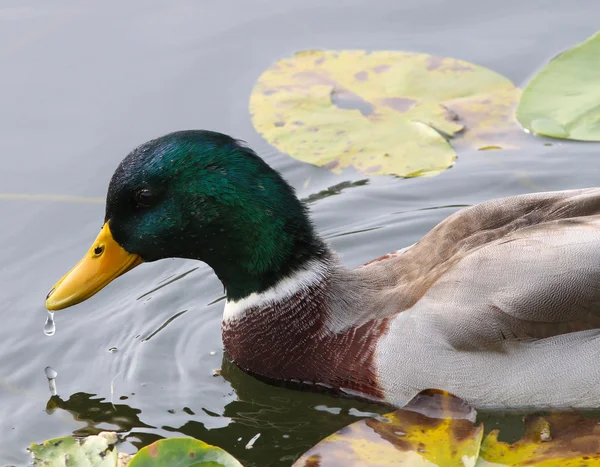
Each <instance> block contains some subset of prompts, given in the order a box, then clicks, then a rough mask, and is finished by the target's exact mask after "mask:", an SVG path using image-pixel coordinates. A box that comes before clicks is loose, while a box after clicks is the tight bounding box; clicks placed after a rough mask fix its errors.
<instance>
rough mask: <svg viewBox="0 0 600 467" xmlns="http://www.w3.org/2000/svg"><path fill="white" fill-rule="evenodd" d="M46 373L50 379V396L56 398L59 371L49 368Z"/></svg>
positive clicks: (45, 370)
mask: <svg viewBox="0 0 600 467" xmlns="http://www.w3.org/2000/svg"><path fill="white" fill-rule="evenodd" d="M44 373H46V378H48V388H49V389H50V394H51V395H53V396H56V395H57V394H58V393H57V392H56V377H57V376H58V373H57V371H56V370H55V369H54V368H52V367H51V366H47V367H46V368H45V369H44Z"/></svg>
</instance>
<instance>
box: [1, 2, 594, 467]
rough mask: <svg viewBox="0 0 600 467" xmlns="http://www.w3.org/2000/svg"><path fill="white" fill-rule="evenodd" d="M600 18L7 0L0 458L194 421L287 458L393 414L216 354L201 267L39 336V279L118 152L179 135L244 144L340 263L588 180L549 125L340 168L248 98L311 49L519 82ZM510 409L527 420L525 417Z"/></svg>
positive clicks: (79, 244)
mask: <svg viewBox="0 0 600 467" xmlns="http://www.w3.org/2000/svg"><path fill="white" fill-rule="evenodd" d="M599 14H600V4H598V3H597V2H595V1H593V0H590V1H582V2H580V3H579V4H578V8H573V7H572V6H571V5H569V4H568V3H567V2H563V3H556V4H553V5H552V6H551V7H549V6H548V3H547V2H544V1H542V0H536V1H533V0H532V1H530V2H521V1H518V0H510V1H508V0H507V1H503V2H496V3H492V2H476V1H475V0H468V1H466V0H465V1H455V2H448V1H442V0H410V1H403V2H398V1H394V0H379V1H369V2H367V1H366V0H361V1H359V0H345V1H343V2H342V3H340V2H335V3H334V2H330V3H328V4H326V5H323V2H322V1H318V0H290V1H288V2H275V1H267V0H257V1H255V2H243V1H242V0H235V1H231V0H225V1H222V2H209V3H206V2H196V1H192V0H181V1H179V2H167V1H163V0H161V1H159V0H153V1H151V2H143V1H141V0H135V1H133V2H127V3H125V4H123V3H117V2H108V3H106V2H104V3H83V2H77V1H76V0H58V1H55V2H52V4H51V5H50V4H49V3H48V2H42V1H41V0H29V1H27V2H23V1H22V0H5V1H4V2H3V3H2V6H1V7H0V24H1V27H0V39H1V40H0V60H1V61H2V70H3V73H1V74H0V102H2V108H3V109H4V112H1V113H0V128H2V138H0V154H2V158H1V159H0V161H1V163H2V170H0V216H1V219H2V221H1V225H2V229H0V245H2V247H0V284H1V285H0V312H1V313H2V323H3V326H2V327H1V328H0V352H1V355H2V359H1V362H2V364H1V366H0V400H1V401H2V403H1V404H0V433H2V434H3V436H2V437H1V438H0V465H5V464H13V465H25V464H26V463H27V462H28V461H29V457H28V454H27V453H26V452H25V447H26V446H28V445H29V444H30V443H31V442H34V441H36V442H40V441H43V440H44V439H47V438H51V437H56V436H61V435H67V434H70V433H77V434H89V433H96V432H98V431H102V430H106V429H113V430H117V431H121V432H129V431H130V432H131V433H130V434H129V435H127V441H128V443H130V444H129V446H130V447H131V450H134V449H135V448H134V446H135V447H139V446H142V445H145V444H148V443H150V442H152V441H154V440H156V439H158V438H159V437H164V436H176V435H189V436H195V437H198V438H200V439H203V440H205V441H207V442H209V443H213V444H217V445H219V446H222V447H223V448H225V449H227V450H229V451H230V452H232V453H233V454H234V455H236V456H238V457H239V458H240V459H241V460H242V461H243V462H244V463H245V465H256V466H288V465H290V464H291V462H292V461H293V459H295V458H296V456H298V455H299V454H300V453H301V452H303V451H305V450H306V449H308V448H309V447H310V446H311V445H313V444H314V443H316V442H317V441H318V440H319V439H320V438H322V437H323V436H325V435H328V434H330V433H331V432H333V431H335V430H337V429H339V428H340V427H342V426H344V425H346V424H348V423H351V422H352V421H354V420H357V419H358V418H359V417H361V416H363V415H364V414H372V413H382V412H384V411H385V410H386V409H383V408H381V407H377V406H373V405H370V404H365V403H361V402H356V401H353V400H350V399H340V398H333V397H329V396H327V395H322V394H312V393H306V392H298V391H292V390H288V389H284V388H277V387H271V386H268V385H266V384H264V383H262V382H259V381H257V380H256V379H254V378H252V377H250V376H248V375H246V374H244V373H243V372H241V371H240V370H239V369H237V368H236V367H235V366H232V365H230V364H228V363H227V362H226V361H223V359H222V351H221V348H222V344H221V337H220V331H219V327H220V322H221V313H222V308H223V298H222V297H223V296H222V291H223V290H222V287H221V284H220V283H219V282H218V280H217V279H216V278H215V277H214V275H213V273H212V271H210V269H209V268H208V267H206V266H205V265H202V264H198V263H195V262H193V261H183V260H165V261H161V262H158V263H153V264H145V265H142V266H140V267H138V268H136V269H135V270H133V271H132V272H130V273H128V274H127V275H125V276H123V277H121V278H119V280H118V281H116V282H115V283H113V284H111V285H110V286H108V287H107V288H106V289H105V290H103V291H102V292H101V293H100V294H98V295H96V296H95V297H93V298H92V299H90V300H89V301H87V302H85V303H83V304H81V305H78V306H77V307H74V308H72V309H69V310H65V311H60V312H59V313H60V318H59V319H60V329H59V331H58V332H56V334H55V335H54V336H53V337H52V338H51V339H46V338H44V336H43V335H42V333H41V332H40V325H41V321H42V320H43V317H44V316H46V315H45V309H44V298H45V296H46V292H47V291H48V288H49V287H51V286H52V284H54V283H55V282H56V281H57V280H58V279H59V278H60V277H61V276H62V275H63V274H64V273H65V272H66V271H67V270H68V269H69V268H71V267H72V266H73V265H74V264H75V263H76V262H77V261H78V260H79V259H80V258H81V256H82V255H83V254H84V253H85V252H86V251H87V250H88V248H89V246H90V244H91V242H92V241H93V239H94V238H95V237H96V235H97V233H98V229H99V228H100V226H101V224H102V221H103V215H104V206H103V203H102V198H103V197H104V195H105V190H106V187H107V184H108V181H109V179H110V176H111V175H112V172H113V170H114V169H115V168H116V166H117V165H118V163H119V162H120V160H121V159H122V158H123V157H124V156H125V154H126V153H127V152H128V151H129V150H130V149H131V148H133V147H134V146H136V145H137V144H139V143H141V142H143V141H146V140H148V139H150V138H152V137H155V136H159V135H161V134H164V133H167V132H169V131H173V130H177V129H185V128H207V129H212V130H218V131H223V132H225V133H230V134H232V135H234V136H236V137H239V138H242V139H245V140H246V141H247V142H248V143H249V144H250V145H251V146H252V147H253V148H255V149H256V150H257V151H258V152H259V153H260V154H261V155H262V156H263V157H264V158H265V159H266V160H267V162H268V163H269V164H271V165H272V166H273V167H275V168H276V169H277V170H279V171H280V172H281V173H283V174H284V175H285V177H286V178H287V179H288V180H289V181H290V182H291V183H292V184H293V185H294V186H295V187H296V188H297V190H298V193H299V195H300V197H302V198H304V199H306V200H307V202H308V203H309V206H310V209H311V213H312V216H313V219H314V221H315V224H316V226H317V228H318V230H319V232H321V233H322V234H323V235H324V236H325V237H326V238H327V240H328V241H329V242H330V243H331V245H332V246H333V247H334V248H335V249H336V250H337V251H338V252H339V253H340V254H341V255H342V257H343V260H344V261H345V262H346V263H347V264H348V265H350V266H355V265H358V264H361V263H364V262H366V261H368V260H370V259H372V258H375V257H377V256H380V255H382V254H384V253H386V252H389V251H392V250H396V249H398V248H401V247H404V246H407V245H410V244H411V243H413V242H415V241H416V240H418V239H419V238H420V237H422V236H423V235H424V234H425V233H426V232H427V231H428V230H429V229H430V228H432V227H433V226H434V225H435V224H436V223H437V222H439V221H441V220H442V219H444V218H445V217H447V216H448V215H449V214H451V213H453V212H455V211H456V210H457V209H459V208H460V206H464V205H470V204H474V203H477V202H481V201H485V200H488V199H491V198H495V197H499V196H505V195H513V194H519V193H526V192H533V191H539V190H554V189H566V188H578V187H584V186H590V185H594V186H596V185H598V180H600V165H599V164H598V153H599V152H600V151H599V150H600V148H599V146H598V145H591V144H577V143H571V144H567V143H562V142H553V143H554V144H553V145H552V146H545V145H544V143H546V142H547V140H544V139H539V140H536V142H535V144H533V145H532V146H530V147H526V148H523V149H522V150H517V151H510V152H509V151H480V152H473V153H461V154H460V155H459V158H458V160H457V163H456V166H455V167H454V168H453V169H451V170H449V171H447V172H445V173H444V174H442V175H441V176H439V177H434V178H423V179H412V180H401V179H395V178H391V177H383V178H375V177H372V178H367V177H365V176H364V175H361V174H356V173H352V172H347V173H344V174H342V175H335V174H331V173H329V172H327V171H326V170H323V169H318V168H315V167H311V166H308V165H306V164H302V163H300V162H297V161H295V160H293V159H291V158H289V157H286V156H284V155H281V154H279V153H278V152H277V151H275V150H274V149H273V148H271V147H270V146H269V145H268V144H266V143H265V142H264V141H262V139H261V138H260V136H259V135H257V134H256V133H255V132H254V130H253V128H252V126H251V123H250V119H249V116H248V110H247V104H248V96H249V93H250V90H251V88H252V85H253V83H254V81H255V80H256V78H257V77H258V76H259V74H260V73H261V72H262V71H263V70H264V69H265V68H267V67H268V66H269V65H270V64H271V63H272V62H274V61H275V60H277V59H278V58H280V57H284V56H289V55H290V54H291V53H293V52H294V51H296V50H301V49H310V48H317V47H323V48H370V49H406V50H414V51H424V52H429V53H433V54H439V55H449V56H455V57H457V58H460V59H464V60H468V61H471V62H475V63H478V64H481V65H484V66H488V67H491V68H493V69H494V70H496V71H498V72H500V73H502V74H504V75H505V76H508V77H509V78H510V79H512V80H513V81H514V82H516V83H517V84H520V83H523V82H524V81H525V80H526V79H527V78H528V77H529V76H530V75H531V74H532V72H533V71H534V69H535V68H536V66H537V64H541V63H542V62H544V61H545V60H546V59H549V58H550V57H552V56H554V55H556V54H557V53H558V52H559V51H560V50H562V49H564V48H566V47H569V46H571V45H573V44H575V43H577V42H579V41H581V40H583V39H585V38H586V37H588V36H589V35H591V34H592V33H593V32H595V30H596V28H597V27H598V22H597V18H598V16H599ZM3 193H12V194H19V196H11V197H7V196H2V194H3ZM24 195H27V196H24ZM50 195H51V196H50ZM59 195H60V196H59ZM138 297H139V299H138ZM111 347H116V348H118V352H114V353H113V352H107V349H109V348H111ZM211 352H216V354H215V355H211ZM48 365H50V366H51V367H52V368H54V369H56V371H57V372H58V373H60V396H58V395H57V396H51V395H50V394H49V393H48V386H47V384H46V383H47V382H46V381H44V378H43V377H40V375H41V373H42V371H44V368H46V366H48ZM215 370H221V371H220V372H215ZM213 375H216V376H213ZM323 407H327V408H334V409H336V410H334V411H333V412H339V413H337V414H336V413H332V411H328V410H322V408H323ZM337 409H339V411H338V410H337ZM494 420H496V419H494ZM498 423H500V422H498ZM502 423H503V425H502V426H503V427H506V429H507V430H508V429H511V427H514V429H515V430H518V417H516V418H514V419H513V418H509V419H507V420H506V422H504V421H502ZM257 433H260V434H261V436H260V438H258V439H257V440H256V442H255V443H254V445H253V448H252V449H246V448H245V447H246V445H247V444H248V442H249V441H250V440H251V439H252V438H253V437H254V436H256V434H257ZM131 445H133V446H131Z"/></svg>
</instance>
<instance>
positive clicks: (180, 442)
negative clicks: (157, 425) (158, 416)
mask: <svg viewBox="0 0 600 467" xmlns="http://www.w3.org/2000/svg"><path fill="white" fill-rule="evenodd" d="M163 466H164V467H195V466H198V467H200V466H203V467H204V466H206V467H242V464H240V463H239V462H238V461H237V460H236V459H235V458H234V457H233V456H231V455H230V454H228V453H227V452H226V451H224V450H223V449H221V448H218V447H216V446H211V445H210V444H206V443H205V442H203V441H199V440H197V439H194V438H168V439H161V440H158V441H156V442H154V443H152V444H150V445H148V446H146V447H145V448H143V449H140V451H139V452H138V453H137V454H136V455H135V456H134V457H133V459H132V460H131V462H130V463H129V467H163Z"/></svg>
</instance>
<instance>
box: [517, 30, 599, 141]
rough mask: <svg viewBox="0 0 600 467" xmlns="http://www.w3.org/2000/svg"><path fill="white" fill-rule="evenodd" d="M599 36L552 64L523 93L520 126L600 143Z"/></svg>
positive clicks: (588, 40)
mask: <svg viewBox="0 0 600 467" xmlns="http://www.w3.org/2000/svg"><path fill="white" fill-rule="evenodd" d="M599 83H600V32H599V33H597V34H595V35H593V36H592V37H590V38H589V39H587V40H586V41H584V42H582V43H581V44H579V45H576V46H575V47H573V48H572V49H569V50H567V51H565V52H563V53H561V54H560V55H558V56H557V57H555V58H554V59H553V60H551V61H550V62H549V63H548V64H547V65H546V66H545V67H544V68H543V69H542V70H541V71H540V72H539V73H537V74H536V75H535V76H534V77H533V79H532V80H531V81H530V82H529V83H528V84H527V86H526V87H525V89H524V90H523V94H522V96H521V99H520V101H519V106H518V108H517V118H518V120H519V122H521V124H522V125H523V126H524V127H525V128H527V129H529V130H530V131H532V132H534V133H538V134H540V135H545V136H552V137H554V138H564V139H575V140H583V141H600V85H599Z"/></svg>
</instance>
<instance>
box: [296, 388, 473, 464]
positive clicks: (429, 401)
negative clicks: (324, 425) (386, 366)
mask: <svg viewBox="0 0 600 467" xmlns="http://www.w3.org/2000/svg"><path fill="white" fill-rule="evenodd" d="M474 419H475V410H474V409H472V408H471V407H470V406H469V405H468V404H466V403H465V402H463V401H462V400H461V399H459V398H457V397H454V396H452V395H450V394H448V393H446V392H443V391H435V390H429V391H424V392H422V393H420V394H419V395H417V396H416V397H415V398H414V399H413V400H412V401H411V402H409V403H408V405H407V406H406V407H404V408H403V409H400V410H397V411H395V412H392V413H390V414H387V415H384V416H383V417H380V418H370V419H367V420H361V421H359V422H356V423H353V424H352V425H349V426H347V427H345V428H343V429H342V430H340V431H338V432H337V433H335V434H333V435H331V436H329V437H327V438H325V439H324V440H323V441H321V442H320V443H319V444H317V445H316V446H315V447H314V448H312V449H310V450H309V451H308V452H307V453H306V454H304V455H303V456H302V457H301V458H300V459H298V461H296V463H295V464H294V466H295V467H312V466H319V467H329V466H332V467H333V466H340V465H344V466H348V467H353V466H356V467H358V466H396V465H398V466H400V465H410V466H414V467H418V466H429V467H433V466H444V467H454V466H457V467H473V466H474V465H475V462H476V460H477V456H478V453H479V447H480V444H481V439H482V436H483V426H481V425H480V426H478V427H475V426H474V424H473V421H474Z"/></svg>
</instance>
